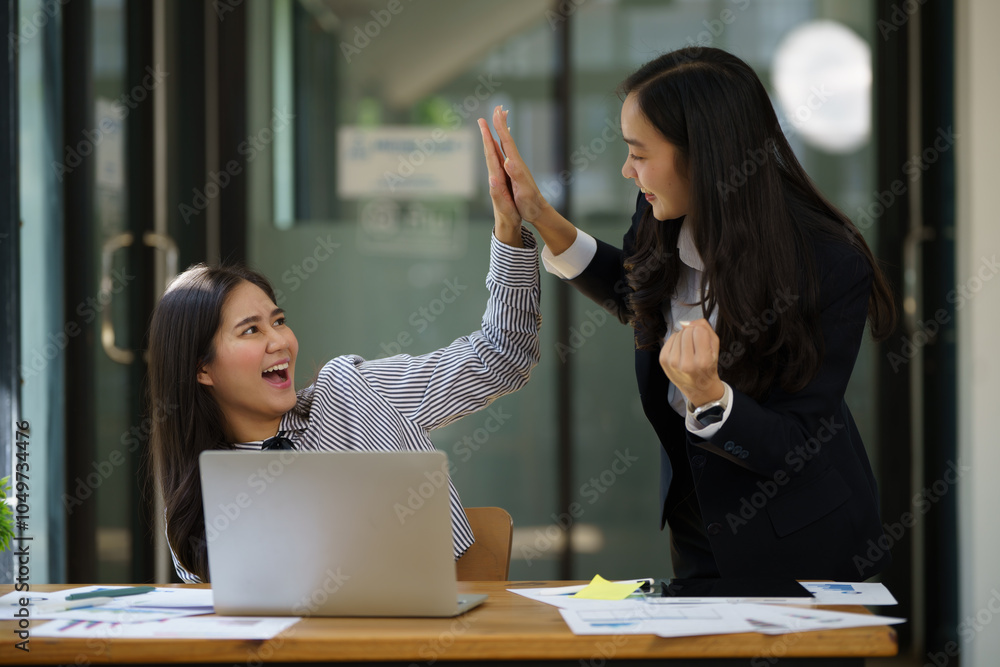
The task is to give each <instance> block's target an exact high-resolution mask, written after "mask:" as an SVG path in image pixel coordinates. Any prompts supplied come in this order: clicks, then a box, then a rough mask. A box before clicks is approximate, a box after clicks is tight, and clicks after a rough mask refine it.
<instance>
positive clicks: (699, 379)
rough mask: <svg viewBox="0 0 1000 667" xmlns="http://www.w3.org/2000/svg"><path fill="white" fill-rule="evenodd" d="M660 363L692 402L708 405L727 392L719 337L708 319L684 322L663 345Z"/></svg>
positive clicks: (672, 380)
mask: <svg viewBox="0 0 1000 667" xmlns="http://www.w3.org/2000/svg"><path fill="white" fill-rule="evenodd" d="M660 366H662V367H663V372H664V373H666V374H667V377H668V378H670V381H671V382H673V383H674V386H676V387H677V388H678V389H680V391H681V393H682V394H684V396H685V398H687V400H688V401H689V402H690V403H691V404H692V405H695V406H698V405H705V404H706V403H710V402H712V401H715V400H718V399H720V398H722V396H723V394H725V391H726V388H725V385H723V384H722V380H720V379H719V337H718V336H717V335H716V333H715V330H714V329H712V325H711V324H709V323H708V321H707V320H705V319H700V320H694V321H693V322H682V323H681V330H680V331H675V332H674V333H673V334H671V335H670V337H669V338H667V340H666V342H664V344H663V347H662V348H661V349H660Z"/></svg>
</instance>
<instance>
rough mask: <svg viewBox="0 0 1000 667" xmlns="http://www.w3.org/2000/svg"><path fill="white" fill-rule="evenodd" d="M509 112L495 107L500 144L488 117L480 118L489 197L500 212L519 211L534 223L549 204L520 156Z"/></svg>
mask: <svg viewBox="0 0 1000 667" xmlns="http://www.w3.org/2000/svg"><path fill="white" fill-rule="evenodd" d="M509 112H510V111H509V110H505V109H503V108H501V107H499V106H498V107H496V108H494V109H493V119H492V120H493V127H494V128H496V132H497V137H499V139H500V143H499V144H497V142H496V140H495V139H494V138H493V135H492V134H490V128H489V125H487V123H486V121H485V120H484V119H482V118H480V119H479V132H480V134H482V136H483V149H484V151H485V153H486V165H487V167H488V169H489V173H490V198H491V199H493V204H494V208H495V209H497V211H498V213H501V212H502V214H503V215H505V216H512V215H517V216H519V218H520V219H524V220H527V221H528V222H531V223H533V224H534V223H537V221H538V219H539V218H540V217H541V216H542V214H543V213H544V212H545V209H547V208H548V206H549V204H548V202H547V201H545V198H544V197H542V194H541V192H539V190H538V186H537V185H535V179H534V178H533V177H532V175H531V172H530V171H529V170H528V168H527V166H526V165H525V164H524V161H523V160H522V159H521V154H520V153H519V152H518V150H517V144H515V143H514V138H513V137H511V135H510V127H508V125H507V114H508V113H509ZM511 206H512V207H513V209H514V210H513V211H512V210H511Z"/></svg>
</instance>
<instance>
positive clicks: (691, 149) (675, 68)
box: [618, 47, 896, 399]
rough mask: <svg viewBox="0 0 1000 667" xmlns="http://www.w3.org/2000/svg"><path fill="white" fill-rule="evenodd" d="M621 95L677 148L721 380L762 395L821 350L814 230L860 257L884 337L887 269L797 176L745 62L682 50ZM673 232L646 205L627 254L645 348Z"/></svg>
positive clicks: (670, 259)
mask: <svg viewBox="0 0 1000 667" xmlns="http://www.w3.org/2000/svg"><path fill="white" fill-rule="evenodd" d="M618 93H619V95H620V96H621V97H622V98H624V97H626V96H627V95H629V94H634V96H635V100H636V102H637V103H638V105H639V109H640V110H641V111H642V113H643V114H644V115H645V117H646V119H647V120H648V121H649V122H650V124H652V126H653V127H655V128H656V129H657V130H658V131H659V132H660V134H662V135H663V137H664V138H665V139H666V140H667V141H669V142H670V143H671V144H673V145H674V146H675V147H676V148H677V161H678V164H677V168H678V171H679V172H680V173H682V174H686V175H687V178H688V181H689V182H690V187H691V195H690V205H689V210H688V212H687V217H688V218H690V219H691V221H692V222H693V225H694V226H693V236H694V241H695V245H696V246H697V249H698V252H699V254H700V255H701V259H702V261H703V263H704V265H705V270H704V274H703V280H704V282H703V285H702V286H703V287H704V286H705V285H707V286H708V293H707V294H706V295H705V296H704V300H703V302H702V306H703V308H704V311H705V313H706V314H707V313H710V312H712V311H713V310H715V309H717V313H718V315H717V321H716V327H715V329H716V333H717V334H718V336H719V339H720V364H719V374H720V377H721V378H722V379H724V380H726V381H727V382H729V383H730V384H731V385H732V386H734V387H735V388H738V389H740V390H741V391H743V392H745V393H747V394H749V395H751V396H753V397H755V398H758V399H759V398H762V397H764V396H765V395H766V394H767V392H768V391H769V389H770V388H771V387H773V386H775V385H778V386H781V387H782V388H784V389H785V390H787V391H797V390H799V389H802V388H803V387H805V385H806V384H807V383H808V382H809V381H810V380H811V379H812V378H813V377H814V376H815V375H816V373H818V372H819V368H820V365H821V363H822V359H823V353H824V348H823V336H822V329H821V327H820V315H819V303H818V300H819V299H818V289H819V288H818V278H817V276H816V270H815V265H814V261H813V252H812V240H813V239H814V238H815V237H816V235H818V234H819V235H823V236H825V237H828V238H833V239H840V240H841V241H842V242H843V243H844V244H846V245H848V246H850V247H851V248H854V249H856V251H857V252H858V253H860V255H861V256H863V257H864V258H865V260H867V262H868V264H869V265H870V266H871V270H872V289H871V295H870V297H869V301H868V321H869V324H870V328H871V333H872V336H873V337H874V338H875V339H876V340H881V339H884V338H886V337H888V336H889V335H890V334H891V333H892V331H893V328H894V327H895V319H896V311H895V307H894V305H893V299H892V293H891V290H890V288H889V284H888V282H887V281H886V278H885V276H884V275H883V274H882V272H881V271H880V270H879V267H878V264H877V262H876V260H875V258H874V256H873V255H872V252H871V250H870V249H869V248H868V245H867V244H866V243H865V240H864V238H863V237H862V236H861V233H860V232H859V231H858V229H857V228H856V227H855V226H854V224H852V223H851V221H850V220H849V219H848V218H847V216H845V215H844V214H843V213H841V212H840V211H838V210H837V209H836V208H835V207H834V206H833V205H832V204H831V203H830V202H829V201H827V200H826V198H824V197H823V195H822V194H820V192H819V190H818V189H817V188H816V186H815V185H814V184H813V183H812V181H811V180H810V179H809V177H808V176H807V175H806V173H805V170H804V169H803V168H802V165H800V164H799V161H798V159H796V157H795V154H794V153H793V152H792V149H791V146H789V144H788V141H787V140H786V138H785V136H784V134H783V133H782V131H781V128H780V126H779V123H778V118H777V116H776V114H775V112H774V108H773V107H772V106H771V101H770V99H769V98H768V95H767V91H766V90H765V89H764V86H763V85H762V84H761V82H760V79H759V78H758V77H757V75H756V73H754V71H753V69H751V68H750V66H749V65H747V64H746V63H745V62H743V61H742V60H740V59H739V58H737V57H736V56H733V55H731V54H729V53H726V52H725V51H722V50H720V49H713V48H702V47H689V48H684V49H680V50H677V51H674V52H671V53H667V54H665V55H663V56H660V57H659V58H656V59H655V60H652V61H650V62H649V63H646V64H645V65H643V66H642V67H641V68H639V70H637V71H636V72H635V73H634V74H632V75H631V76H629V77H628V78H627V79H626V80H625V81H624V82H622V84H621V85H620V86H619V89H618ZM679 231H680V224H664V223H663V222H659V221H657V220H656V219H655V218H654V217H653V214H652V210H651V209H650V210H647V212H646V215H645V218H644V219H643V220H642V221H641V223H640V225H639V227H638V229H637V232H636V241H635V249H634V253H633V254H632V255H631V256H630V257H627V258H626V260H625V269H626V276H627V279H628V281H629V285H630V287H631V288H632V290H633V291H632V293H631V295H630V297H629V307H630V309H631V314H632V317H633V326H634V327H635V330H636V345H637V346H638V347H640V348H642V349H656V348H657V347H658V346H659V345H660V341H661V340H662V338H663V336H664V335H666V332H667V325H666V322H665V319H664V317H663V314H662V307H663V304H664V303H666V302H668V301H669V299H670V297H671V295H672V294H673V293H674V290H675V288H676V285H677V279H678V274H679V258H678V257H677V253H676V251H675V248H676V244H677V238H678V234H679ZM789 292H790V293H792V294H793V295H795V296H796V297H798V298H797V299H789V301H791V302H792V303H789V304H786V305H787V307H785V308H784V309H783V311H782V312H781V313H780V316H778V317H777V318H776V320H775V321H773V323H769V324H768V325H766V326H763V327H757V326H753V327H751V323H752V322H759V321H760V317H761V314H762V313H765V312H767V311H768V310H769V309H772V310H773V306H774V303H775V300H776V298H778V295H780V294H782V293H789ZM750 329H752V330H750ZM761 329H763V330H761ZM748 330H749V331H748ZM748 333H749V335H748ZM733 350H735V351H737V352H739V353H738V354H729V352H730V351H733Z"/></svg>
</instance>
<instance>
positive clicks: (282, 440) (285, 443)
mask: <svg viewBox="0 0 1000 667" xmlns="http://www.w3.org/2000/svg"><path fill="white" fill-rule="evenodd" d="M260 448H261V451H266V450H271V449H295V444H294V443H293V442H292V441H291V440H289V439H288V438H286V437H284V436H281V435H276V436H274V437H273V438H268V439H267V440H265V441H264V442H263V443H261V446H260Z"/></svg>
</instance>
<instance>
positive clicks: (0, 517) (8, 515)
mask: <svg viewBox="0 0 1000 667" xmlns="http://www.w3.org/2000/svg"><path fill="white" fill-rule="evenodd" d="M9 491H10V477H4V478H3V479H0V551H7V549H9V548H10V541H11V540H12V539H14V513H13V512H11V511H10V505H8V504H7V493H8V492H9Z"/></svg>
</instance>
